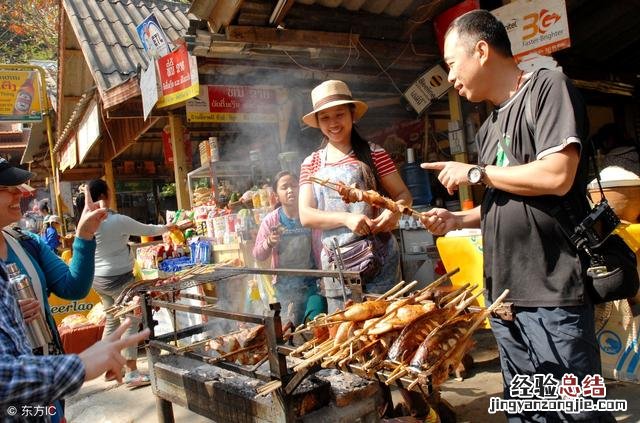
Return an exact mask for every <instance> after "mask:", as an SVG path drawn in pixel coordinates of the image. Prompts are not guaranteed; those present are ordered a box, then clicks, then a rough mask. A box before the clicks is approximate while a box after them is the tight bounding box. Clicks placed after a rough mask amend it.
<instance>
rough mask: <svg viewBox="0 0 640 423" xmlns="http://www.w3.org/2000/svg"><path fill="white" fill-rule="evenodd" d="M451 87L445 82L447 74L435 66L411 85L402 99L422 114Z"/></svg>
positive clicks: (438, 66)
mask: <svg viewBox="0 0 640 423" xmlns="http://www.w3.org/2000/svg"><path fill="white" fill-rule="evenodd" d="M452 86H453V85H452V84H451V82H449V81H448V80H447V72H446V71H445V70H444V69H443V68H442V66H440V65H435V66H433V67H432V68H431V69H429V70H428V71H426V72H425V73H423V74H422V75H420V77H419V78H418V79H417V80H416V81H415V82H414V83H413V84H411V86H410V87H409V88H407V91H405V92H404V98H405V99H406V100H407V101H408V102H409V104H411V107H413V109H414V110H415V111H416V113H418V115H420V114H422V112H424V111H425V109H426V108H427V107H429V105H431V103H432V102H433V101H435V100H437V99H439V98H440V97H442V96H443V95H444V94H445V93H446V92H447V91H449V88H451V87H452Z"/></svg>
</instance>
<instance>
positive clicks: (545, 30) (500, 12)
mask: <svg viewBox="0 0 640 423" xmlns="http://www.w3.org/2000/svg"><path fill="white" fill-rule="evenodd" d="M491 13H493V15H495V16H496V17H497V18H498V19H500V21H501V22H502V23H503V24H504V26H505V27H506V29H507V33H508V34H509V39H510V40H511V50H512V52H513V55H514V56H515V58H516V59H517V60H518V61H519V60H521V59H522V58H523V57H524V56H526V55H528V54H530V53H538V54H542V55H545V56H548V55H550V54H551V53H553V52H556V51H558V50H562V49H565V48H568V47H570V46H571V38H570V37H569V22H568V20H567V7H566V4H565V0H516V1H513V2H511V3H509V4H507V5H505V6H502V7H500V8H498V9H495V10H492V11H491Z"/></svg>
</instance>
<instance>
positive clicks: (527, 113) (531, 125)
mask: <svg viewBox="0 0 640 423" xmlns="http://www.w3.org/2000/svg"><path fill="white" fill-rule="evenodd" d="M538 72H539V70H537V71H535V72H534V73H533V75H531V78H530V79H529V86H527V89H526V91H525V92H524V94H523V95H524V96H525V97H526V98H525V99H524V119H525V122H526V123H527V129H528V130H529V133H530V134H531V135H535V130H536V125H535V121H534V119H533V111H532V110H531V102H532V101H533V100H532V97H531V95H530V93H531V84H532V81H533V80H534V78H535V77H536V75H537V73H538ZM498 133H499V137H498V140H499V142H500V147H502V151H504V154H505V155H506V156H507V158H508V159H509V163H514V164H516V165H520V164H522V162H521V161H520V160H518V159H517V158H516V156H514V155H513V152H512V151H511V148H509V146H508V145H507V143H506V142H504V137H502V135H501V134H500V130H499V129H498Z"/></svg>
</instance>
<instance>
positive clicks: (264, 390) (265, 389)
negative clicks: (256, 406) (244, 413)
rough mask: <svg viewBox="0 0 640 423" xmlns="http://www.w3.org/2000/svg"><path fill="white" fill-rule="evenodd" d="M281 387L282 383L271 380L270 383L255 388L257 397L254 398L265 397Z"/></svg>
mask: <svg viewBox="0 0 640 423" xmlns="http://www.w3.org/2000/svg"><path fill="white" fill-rule="evenodd" d="M281 386H282V382H281V381H279V380H272V381H271V382H267V383H265V384H264V385H262V386H259V387H257V388H256V392H257V395H256V397H266V396H267V395H269V394H270V393H271V392H273V391H275V390H276V389H278V388H280V387H281Z"/></svg>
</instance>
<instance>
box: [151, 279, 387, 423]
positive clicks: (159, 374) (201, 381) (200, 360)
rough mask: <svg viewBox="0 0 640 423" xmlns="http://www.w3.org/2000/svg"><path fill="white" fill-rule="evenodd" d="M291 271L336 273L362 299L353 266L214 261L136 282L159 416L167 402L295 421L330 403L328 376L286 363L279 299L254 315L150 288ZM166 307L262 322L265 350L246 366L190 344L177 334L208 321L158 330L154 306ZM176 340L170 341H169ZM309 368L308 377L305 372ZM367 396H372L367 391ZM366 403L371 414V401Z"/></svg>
mask: <svg viewBox="0 0 640 423" xmlns="http://www.w3.org/2000/svg"><path fill="white" fill-rule="evenodd" d="M256 274H267V275H279V276H282V275H287V276H289V275H291V276H315V277H318V278H320V277H336V278H337V277H340V278H342V280H344V282H345V285H346V286H347V287H348V288H349V289H350V290H351V292H352V295H353V297H354V298H356V300H361V299H362V289H361V284H360V274H359V273H358V272H345V271H342V272H340V274H339V273H338V272H335V271H320V270H298V269H256V268H217V269H215V270H213V271H211V272H208V273H203V274H191V275H189V276H188V277H186V278H184V279H182V280H180V281H177V282H175V283H170V284H165V285H162V286H159V287H149V286H145V287H141V288H140V290H139V293H140V294H141V295H142V296H143V299H144V306H143V320H144V324H145V326H147V327H149V328H150V329H151V335H150V337H149V340H148V341H147V345H146V348H147V357H148V360H149V370H150V376H151V386H152V390H153V393H154V394H155V395H156V405H157V413H158V420H159V421H161V422H173V421H174V420H173V409H172V404H173V403H176V404H179V405H182V406H184V407H186V408H189V409H191V410H193V411H195V412H196V413H198V414H200V415H203V416H205V417H209V418H212V419H213V420H215V421H219V422H293V421H299V420H300V418H301V416H303V415H305V414H308V413H310V412H311V411H313V410H316V409H318V408H320V407H323V406H325V405H327V404H328V403H329V399H330V398H329V397H330V384H329V382H327V381H326V380H323V379H321V378H315V377H314V376H313V375H311V376H309V375H310V372H304V374H296V373H293V372H291V371H290V370H289V367H292V364H291V363H290V364H289V365H288V364H287V358H286V355H287V354H288V352H289V350H290V349H289V348H288V347H287V346H286V345H285V341H284V339H283V333H282V322H281V319H280V305H279V304H278V303H274V304H271V305H270V308H271V309H270V312H269V313H268V314H267V315H265V316H261V315H254V314H247V313H240V312H234V311H228V310H222V309H219V308H216V307H215V304H206V305H204V306H195V305H185V304H178V303H175V302H171V301H165V300H160V299H154V298H153V297H152V295H151V292H152V291H156V292H157V291H161V292H165V293H169V292H178V291H179V290H183V289H186V288H190V287H193V286H198V285H201V284H204V283H210V282H221V281H224V280H225V279H229V278H232V277H235V276H239V275H256ZM189 297H190V298H196V299H203V300H208V302H214V301H215V299H213V298H211V297H201V296H194V295H189ZM157 307H162V308H166V309H167V310H169V311H170V312H175V311H183V312H189V313H197V314H202V315H205V316H209V317H210V318H221V319H229V320H233V321H237V322H245V323H253V324H260V325H264V327H265V335H266V343H267V358H266V359H265V360H264V361H263V362H260V363H257V364H256V365H254V366H243V365H239V364H235V363H231V362H227V361H223V360H220V359H218V358H216V357H211V356H209V355H206V354H203V353H201V352H198V351H196V350H195V349H194V348H192V346H193V345H195V344H197V343H195V344H192V345H191V346H186V347H180V346H178V344H177V341H178V340H181V339H184V338H186V337H189V336H192V335H197V334H201V333H203V332H205V331H206V329H207V328H206V324H199V325H194V326H191V327H188V328H184V329H181V330H175V331H173V332H170V333H167V334H163V335H159V336H156V335H155V333H154V327H155V325H156V324H157V322H155V321H154V320H153V310H154V308H157ZM171 341H174V344H172V343H171ZM307 376H309V377H307ZM274 381H279V382H280V383H279V386H280V388H279V389H277V390H275V391H273V392H272V396H270V397H260V396H256V388H257V387H260V386H263V385H264V384H265V382H271V383H273V382H274ZM369 400H371V399H369ZM370 409H371V410H372V411H373V413H374V414H375V406H373V405H372V406H371V407H370Z"/></svg>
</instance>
